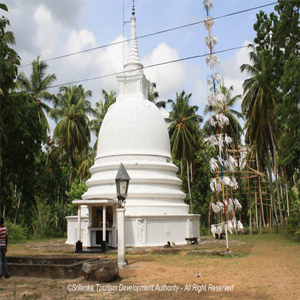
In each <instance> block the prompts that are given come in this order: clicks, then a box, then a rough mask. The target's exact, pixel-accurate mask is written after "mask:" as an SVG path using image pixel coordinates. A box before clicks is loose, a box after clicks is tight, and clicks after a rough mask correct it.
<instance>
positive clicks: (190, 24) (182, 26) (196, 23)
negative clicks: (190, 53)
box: [19, 2, 278, 68]
mask: <svg viewBox="0 0 300 300" xmlns="http://www.w3.org/2000/svg"><path fill="white" fill-rule="evenodd" d="M276 3H278V2H272V3H268V4H264V5H260V6H256V7H252V8H248V9H244V10H239V11H236V12H233V13H229V14H226V15H223V16H219V17H215V18H214V20H219V19H223V18H227V17H231V16H234V15H238V14H242V13H245V12H249V11H252V10H256V9H260V8H264V7H267V6H271V5H275V4H276ZM202 23H204V20H202V21H198V22H194V23H189V24H186V25H181V26H177V27H173V28H169V29H165V30H161V31H157V32H154V33H149V34H145V35H142V36H139V37H137V39H142V38H146V37H150V36H154V35H157V34H162V33H166V32H170V31H174V30H178V29H182V28H186V27H190V26H194V25H198V24H202ZM125 42H126V41H124V40H123V41H120V42H115V43H110V44H105V45H102V46H98V47H94V48H90V49H86V50H82V51H78V52H73V53H69V54H65V55H60V56H56V57H52V58H48V59H44V60H43V61H53V60H58V59H61V58H65V57H70V56H74V55H78V54H81V53H86V52H90V51H94V50H98V49H103V48H107V47H110V46H114V45H118V44H123V43H125ZM28 66H31V63H30V64H26V65H22V66H20V67H19V68H24V67H28Z"/></svg>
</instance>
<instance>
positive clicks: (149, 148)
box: [66, 7, 200, 247]
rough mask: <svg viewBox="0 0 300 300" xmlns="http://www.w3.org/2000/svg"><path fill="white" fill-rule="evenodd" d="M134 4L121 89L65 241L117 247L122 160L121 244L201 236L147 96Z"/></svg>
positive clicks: (180, 241)
mask: <svg viewBox="0 0 300 300" xmlns="http://www.w3.org/2000/svg"><path fill="white" fill-rule="evenodd" d="M135 24H136V18H135V11H134V7H133V10H132V17H131V40H130V49H129V54H128V59H127V62H126V63H125V65H124V72H123V74H122V75H119V76H117V80H118V82H119V84H120V92H119V95H118V97H117V100H116V103H115V104H113V105H112V106H111V107H110V108H109V110H108V112H107V114H106V116H105V118H104V120H103V123H102V126H101V129H100V132H99V137H98V147H97V156H96V159H95V163H94V166H93V167H91V169H90V172H91V174H92V176H91V178H90V179H89V180H88V181H87V183H86V184H87V187H88V190H87V192H86V193H85V194H83V195H82V199H81V200H74V201H73V203H76V204H77V205H78V216H69V217H67V222H68V230H67V241H66V243H68V244H76V243H77V242H78V241H81V242H82V245H83V246H87V247H100V246H101V245H103V243H104V244H107V245H108V246H111V247H117V246H118V245H117V241H118V238H117V237H118V229H117V228H118V226H117V225H118V220H117V206H118V201H117V195H116V183H115V178H116V175H117V172H118V168H119V166H120V164H121V163H122V164H123V165H124V166H125V168H126V170H127V172H128V174H129V176H130V178H131V181H130V185H129V190H128V197H127V199H126V205H125V246H162V245H164V244H166V243H167V242H168V241H169V242H170V243H171V244H172V243H173V244H186V240H185V239H186V238H190V237H197V238H198V239H200V233H199V225H200V224H199V220H200V215H193V214H189V213H188V209H189V207H188V205H186V204H185V203H184V198H185V194H184V193H183V192H182V191H181V189H180V187H181V180H180V179H179V178H178V177H177V171H178V168H177V167H176V166H175V165H174V164H173V161H172V157H171V149H170V140H169V134H168V129H167V125H166V123H165V120H164V118H163V116H162V114H161V112H160V111H159V109H158V108H157V107H156V106H155V104H154V103H152V102H150V101H149V100H148V86H149V81H148V80H147V79H146V77H145V75H144V71H143V65H142V63H141V61H140V58H139V53H138V46H137V39H136V26H135Z"/></svg>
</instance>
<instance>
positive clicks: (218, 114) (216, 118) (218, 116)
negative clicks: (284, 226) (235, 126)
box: [203, 0, 242, 251]
mask: <svg viewBox="0 0 300 300" xmlns="http://www.w3.org/2000/svg"><path fill="white" fill-rule="evenodd" d="M203 6H204V9H205V11H206V18H205V19H204V28H205V29H206V30H207V31H208V36H206V38H205V44H206V46H207V47H208V48H209V54H208V55H207V56H206V58H205V61H206V64H207V65H208V66H209V67H210V69H211V70H212V73H211V74H210V75H208V76H207V84H208V86H209V90H210V91H212V92H211V93H210V94H209V95H208V97H207V101H208V104H209V105H210V106H211V107H213V108H214V111H215V113H214V114H212V115H210V117H209V119H208V123H209V124H210V126H212V127H216V129H217V130H216V131H217V134H214V135H212V136H210V137H209V138H208V142H209V143H210V144H211V145H212V146H213V148H214V149H215V150H218V155H217V156H216V157H212V158H211V159H210V161H209V165H210V169H211V171H212V172H219V174H220V176H219V177H216V178H212V179H211V182H210V188H211V190H212V192H216V193H218V194H221V193H222V201H217V202H215V203H212V204H211V205H212V210H213V211H214V212H215V213H216V214H220V215H222V214H223V215H224V218H225V223H224V224H225V231H226V232H227V225H228V226H229V224H231V222H229V221H226V211H227V212H232V213H233V216H234V218H233V220H235V212H236V211H237V210H240V209H242V206H241V204H240V202H239V201H238V199H231V198H229V199H228V200H227V199H225V191H224V186H229V187H231V188H232V189H234V190H236V189H237V188H238V187H239V185H238V183H237V181H236V179H235V177H234V176H233V174H232V173H233V172H234V171H235V168H236V166H237V162H236V160H235V159H234V158H233V157H232V156H231V155H226V151H224V150H225V149H226V148H227V147H229V146H230V144H231V143H232V138H231V137H230V136H229V135H228V134H227V133H226V126H227V125H229V119H228V117H227V116H226V115H225V114H224V113H223V110H222V107H224V104H225V103H226V96H225V95H224V94H223V93H222V92H221V87H222V86H223V85H224V80H223V77H222V75H221V74H219V73H218V72H216V68H217V66H218V64H219V63H220V59H219V56H218V55H217V54H216V53H213V50H214V47H215V46H216V45H217V43H218V40H217V38H216V37H215V36H214V35H213V34H212V27H213V25H214V18H213V17H211V16H210V10H211V9H212V8H213V3H212V0H203ZM220 108H221V109H220ZM220 130H222V131H223V132H220ZM224 170H228V171H229V172H230V173H231V174H230V175H228V176H224ZM229 172H228V174H229ZM217 198H218V197H217ZM212 226H213V225H212ZM230 226H231V225H230ZM230 228H231V227H230ZM228 229H229V227H228ZM231 231H232V230H229V232H231ZM226 241H227V251H228V239H227V234H226Z"/></svg>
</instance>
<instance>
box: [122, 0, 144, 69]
mask: <svg viewBox="0 0 300 300" xmlns="http://www.w3.org/2000/svg"><path fill="white" fill-rule="evenodd" d="M134 15H135V8H134V0H133V6H132V17H131V37H130V47H129V53H128V58H127V62H126V64H125V66H124V67H125V68H126V66H127V65H129V64H139V65H141V60H140V56H139V51H138V45H137V40H136V30H135V21H136V18H135V16H134Z"/></svg>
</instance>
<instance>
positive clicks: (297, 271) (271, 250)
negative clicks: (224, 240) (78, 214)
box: [0, 235, 300, 299]
mask: <svg viewBox="0 0 300 300" xmlns="http://www.w3.org/2000/svg"><path fill="white" fill-rule="evenodd" d="M245 239H246V243H245V244H235V245H232V246H231V248H232V249H233V251H234V253H235V254H237V257H235V258H234V259H232V258H221V257H203V256H189V255H186V253H187V251H185V250H183V251H182V252H180V254H177V255H171V254H168V255H163V254H151V253H145V254H141V253H136V252H134V251H131V252H130V253H129V254H127V258H128V261H129V265H128V266H127V267H126V268H125V269H123V270H120V276H121V279H120V280H119V281H118V282H113V283H111V284H108V285H107V284H100V285H98V286H97V283H96V282H87V281H85V280H84V279H83V278H77V279H73V280H70V279H69V280H60V279H55V280H54V279H50V280H49V279H43V278H21V277H12V278H10V279H7V280H4V281H2V282H0V299H91V298H92V299H218V298H221V299H299V298H300V297H299V295H300V284H299V278H300V255H299V254H300V251H299V250H300V247H299V245H297V244H294V243H291V242H288V241H286V240H284V239H282V237H281V236H279V235H273V236H269V235H266V236H263V238H261V237H259V236H254V237H246V238H245ZM203 247H204V246H203ZM208 248H209V247H208ZM146 252H147V251H146ZM142 253H144V252H143V251H142ZM35 254H36V252H35ZM110 256H111V257H116V256H114V255H110ZM223 286H224V287H223ZM68 288H69V289H70V291H68ZM92 288H93V290H91V289H92ZM130 288H131V289H134V291H128V290H127V291H126V289H130ZM213 288H214V289H223V290H221V291H216V290H215V291H213V290H212V289H213ZM226 288H227V289H229V290H228V291H226V290H225V289H226ZM82 289H86V291H81V290H82ZM97 289H98V290H97ZM100 289H108V290H110V291H108V292H103V291H100ZM114 289H117V291H114ZM138 289H148V290H149V289H150V291H139V292H137V290H138ZM151 289H153V291H151ZM164 289H165V290H164ZM177 289H178V291H177ZM120 290H121V291H120ZM159 290H160V291H159ZM176 291H177V292H176Z"/></svg>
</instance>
